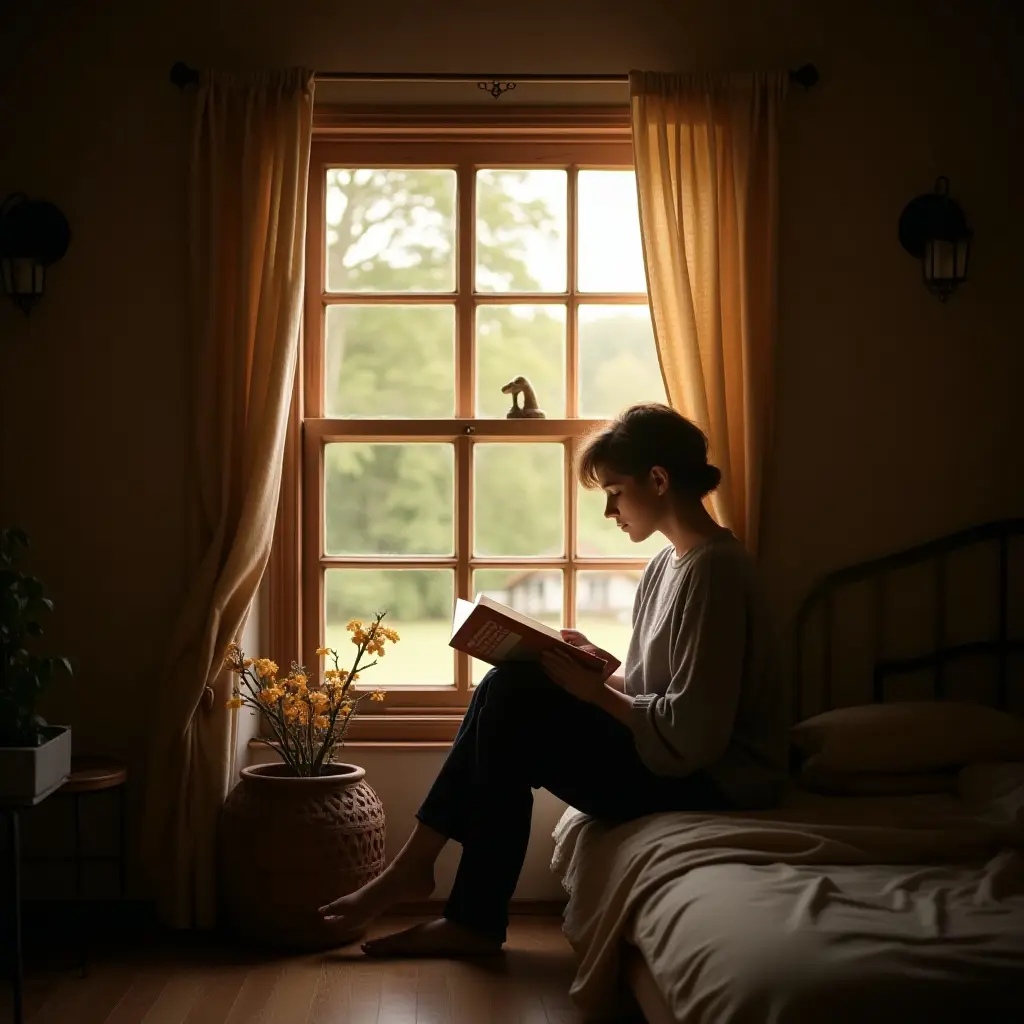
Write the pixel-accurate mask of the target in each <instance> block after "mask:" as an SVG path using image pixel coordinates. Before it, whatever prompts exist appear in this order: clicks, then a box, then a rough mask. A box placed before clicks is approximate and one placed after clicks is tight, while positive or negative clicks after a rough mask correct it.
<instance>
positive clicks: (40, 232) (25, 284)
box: [0, 192, 71, 313]
mask: <svg viewBox="0 0 1024 1024" xmlns="http://www.w3.org/2000/svg"><path fill="white" fill-rule="evenodd" d="M70 241H71V228H70V227H69V226H68V221H67V218H66V217H65V216H64V214H63V213H61V211H60V210H59V209H57V207H56V206H54V205H53V203H47V202H44V201H43V200H41V199H29V198H28V196H26V195H23V194H22V193H20V192H17V193H14V194H13V195H9V196H8V197H7V198H6V199H5V200H4V201H3V203H2V204H0V278H2V280H3V286H4V291H5V292H6V293H7V294H8V295H9V296H10V297H11V299H12V300H13V301H14V302H15V303H16V304H17V305H18V306H19V307H20V308H21V309H22V310H24V312H25V313H29V312H31V310H32V308H33V307H34V306H35V304H36V303H37V302H38V301H39V300H40V298H42V295H43V291H44V290H45V288H46V268H47V267H48V266H49V265H50V264H51V263H56V262H57V260H59V259H61V257H62V256H63V255H64V253H66V252H67V251H68V244H69V243H70Z"/></svg>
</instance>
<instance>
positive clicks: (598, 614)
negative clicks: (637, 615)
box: [576, 569, 643, 664]
mask: <svg viewBox="0 0 1024 1024" xmlns="http://www.w3.org/2000/svg"><path fill="white" fill-rule="evenodd" d="M642 575H643V570H642V569H602V570H600V571H593V570H590V569H587V570H580V571H579V572H577V573H576V628H577V629H578V630H579V631H580V632H581V633H583V634H584V635H585V636H586V637H587V639H588V640H590V641H592V642H593V643H595V644H597V646H598V647H603V648H604V649H605V650H606V651H608V652H609V653H610V654H614V655H615V657H616V658H618V659H619V660H620V661H621V662H623V664H625V661H626V651H628V650H629V638H630V635H631V634H632V632H633V630H632V627H631V625H630V621H631V619H632V613H633V598H634V597H635V596H636V588H637V587H638V586H639V585H640V577H641V576H642Z"/></svg>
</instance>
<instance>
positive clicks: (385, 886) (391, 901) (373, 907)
mask: <svg viewBox="0 0 1024 1024" xmlns="http://www.w3.org/2000/svg"><path fill="white" fill-rule="evenodd" d="M433 891H434V867H433V865H432V864H429V865H427V866H426V867H421V866H419V865H416V864H403V863H402V861H401V859H399V860H396V861H393V862H392V863H391V864H389V865H388V867H387V868H385V869H384V871H383V872H382V873H381V874H380V875H378V876H377V877H376V878H375V879H374V880H373V881H372V882H367V883H366V885H364V886H363V887H362V888H361V889H357V890H356V891H355V892H353V893H349V894H348V895H347V896H342V897H341V898H340V899H336V900H334V902H333V903H328V904H327V905H326V906H323V907H321V908H320V916H321V917H322V918H323V919H324V920H325V921H329V922H331V923H337V924H339V925H340V926H341V929H342V930H343V931H344V932H346V933H349V932H351V933H353V934H357V933H359V932H360V931H362V929H364V928H365V927H366V926H367V925H368V924H369V923H370V922H371V921H372V920H373V919H374V918H376V917H379V916H380V915H381V914H383V913H384V912H385V911H387V910H390V909H391V908H392V907H393V906H394V905H395V904H396V903H402V902H404V901H405V900H422V899H426V898H427V897H428V896H429V895H430V894H431V893H432V892H433Z"/></svg>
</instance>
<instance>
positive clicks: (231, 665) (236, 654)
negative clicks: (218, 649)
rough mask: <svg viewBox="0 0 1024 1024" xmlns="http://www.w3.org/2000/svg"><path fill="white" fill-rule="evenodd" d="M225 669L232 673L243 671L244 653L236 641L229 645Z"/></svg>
mask: <svg viewBox="0 0 1024 1024" xmlns="http://www.w3.org/2000/svg"><path fill="white" fill-rule="evenodd" d="M224 667H225V668H227V669H230V670H231V671H232V672H241V671H242V651H241V648H240V647H239V646H238V644H236V643H235V641H234V640H232V641H231V643H229V644H228V647H227V650H226V651H225V652H224Z"/></svg>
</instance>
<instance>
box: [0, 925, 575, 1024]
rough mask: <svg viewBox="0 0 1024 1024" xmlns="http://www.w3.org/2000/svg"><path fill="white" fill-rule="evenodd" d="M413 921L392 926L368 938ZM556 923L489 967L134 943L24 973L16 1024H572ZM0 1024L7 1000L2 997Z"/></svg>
mask: <svg viewBox="0 0 1024 1024" xmlns="http://www.w3.org/2000/svg"><path fill="white" fill-rule="evenodd" d="M410 920H412V919H407V918H406V919H391V920H388V921H384V922H381V923H380V924H379V925H378V926H376V927H375V928H374V929H373V931H372V932H371V935H373V934H383V933H385V932H388V931H394V930H395V929H396V928H397V927H401V926H404V925H405V924H407V923H409V921H410ZM560 924H561V922H560V921H559V920H558V918H555V917H551V918H542V917H519V916H515V917H513V919H512V925H511V927H510V929H509V940H508V943H507V944H506V947H505V949H506V951H505V953H504V954H503V955H502V956H500V957H496V958H490V959H489V960H478V961H474V962H469V961H461V962H460V961H445V960H422V961H379V960H377V961H371V960H368V959H366V958H365V957H364V956H363V955H362V953H361V952H360V951H359V948H358V946H354V947H348V948H345V949H342V950H338V951H333V952H330V953H327V954H317V955H311V956H298V957H287V958H279V959H272V958H269V957H259V956H256V955H251V954H246V953H244V952H240V951H238V950H236V949H232V948H231V947H230V946H229V945H228V944H226V943H220V944H219V945H218V944H212V943H210V942H202V941H195V942H182V941H181V940H180V939H179V940H177V941H176V942H174V943H173V944H172V943H170V942H166V941H163V942H162V941H160V940H159V939H156V938H154V939H153V940H148V939H141V940H140V941H139V942H138V943H137V944H136V948H134V949H125V950H121V949H117V948H115V949H112V950H111V951H107V952H104V951H96V952H94V953H93V954H92V961H91V963H90V966H89V971H88V975H87V976H86V977H84V978H83V977H81V976H80V975H79V974H78V972H77V971H76V970H74V969H69V970H55V969H53V968H51V969H49V970H46V969H44V968H42V967H39V966H33V967H32V969H31V970H30V972H29V974H28V976H27V977H26V984H25V1004H26V1005H25V1020H26V1024H492V1022H493V1024H506V1022H508V1024H577V1022H582V1021H583V1020H584V1017H583V1016H582V1015H581V1014H580V1013H579V1011H577V1010H576V1009H575V1008H574V1006H573V1004H572V1003H571V1001H570V999H569V995H568V992H569V985H570V983H571V981H572V978H573V974H574V960H573V955H572V951H571V950H570V948H569V946H568V943H567V942H566V941H565V939H564V937H563V936H562V934H561V930H560ZM0 993H2V996H0V1024H7V1021H9V1020H10V1019H11V1016H10V988H9V987H4V988H3V989H0Z"/></svg>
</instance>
